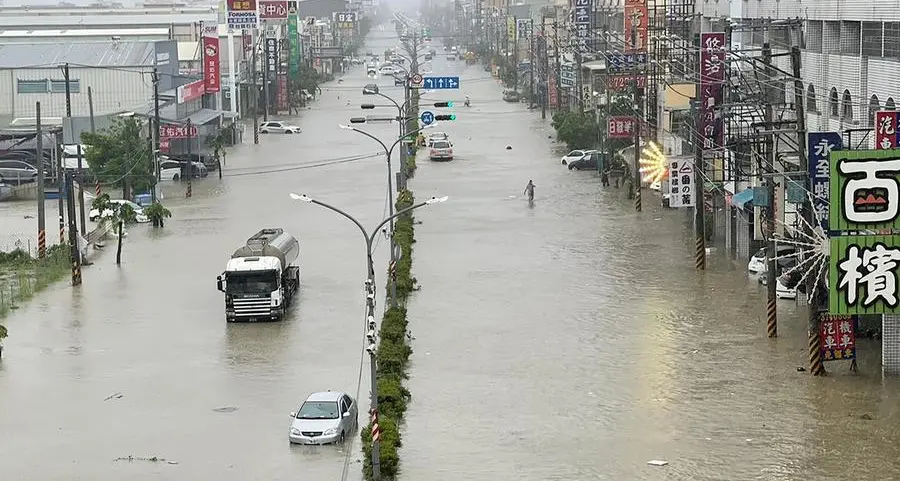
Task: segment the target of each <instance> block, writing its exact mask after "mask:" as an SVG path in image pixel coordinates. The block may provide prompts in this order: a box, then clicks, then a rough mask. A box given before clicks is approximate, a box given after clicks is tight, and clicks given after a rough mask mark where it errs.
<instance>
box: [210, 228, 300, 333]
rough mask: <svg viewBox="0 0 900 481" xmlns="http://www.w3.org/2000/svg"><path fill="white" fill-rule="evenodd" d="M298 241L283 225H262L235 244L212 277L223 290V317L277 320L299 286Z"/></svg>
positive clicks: (230, 319)
mask: <svg viewBox="0 0 900 481" xmlns="http://www.w3.org/2000/svg"><path fill="white" fill-rule="evenodd" d="M299 256H300V243H299V242H298V241H297V239H295V238H294V236H292V235H290V234H288V233H286V232H284V230H283V229H263V230H261V231H259V232H257V233H256V234H254V235H253V237H251V238H249V239H247V242H246V243H245V244H244V245H242V246H240V247H238V248H237V250H235V251H234V254H232V255H231V259H229V260H228V263H227V264H226V266H225V272H223V273H222V274H221V275H220V276H218V277H216V287H217V288H218V289H219V290H220V291H222V292H224V293H225V319H226V321H228V322H234V321H266V320H279V319H281V318H282V317H283V316H284V313H285V311H286V309H287V308H288V306H290V304H291V298H293V297H294V294H296V293H297V289H299V287H300V267H299V266H297V265H294V261H296V260H297V257H299Z"/></svg>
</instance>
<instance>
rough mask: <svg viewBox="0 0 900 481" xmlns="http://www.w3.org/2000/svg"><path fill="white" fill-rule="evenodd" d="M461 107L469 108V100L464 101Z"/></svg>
mask: <svg viewBox="0 0 900 481" xmlns="http://www.w3.org/2000/svg"><path fill="white" fill-rule="evenodd" d="M463 105H465V106H466V107H471V106H472V104H471V103H470V102H469V99H466V101H465V102H463Z"/></svg>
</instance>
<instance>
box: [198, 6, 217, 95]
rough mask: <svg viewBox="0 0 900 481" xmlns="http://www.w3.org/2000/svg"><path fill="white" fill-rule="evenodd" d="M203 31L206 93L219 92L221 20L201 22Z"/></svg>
mask: <svg viewBox="0 0 900 481" xmlns="http://www.w3.org/2000/svg"><path fill="white" fill-rule="evenodd" d="M200 30H201V32H202V33H203V85H204V88H205V89H206V93H208V94H211V93H214V92H218V91H219V89H220V87H221V82H222V79H221V75H220V70H219V65H221V62H220V60H219V22H200Z"/></svg>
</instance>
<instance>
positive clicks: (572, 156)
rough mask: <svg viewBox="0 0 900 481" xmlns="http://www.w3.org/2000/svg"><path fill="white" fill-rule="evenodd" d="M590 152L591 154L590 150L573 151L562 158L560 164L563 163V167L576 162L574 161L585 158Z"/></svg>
mask: <svg viewBox="0 0 900 481" xmlns="http://www.w3.org/2000/svg"><path fill="white" fill-rule="evenodd" d="M588 152H590V150H573V151H571V152H569V153H568V154H566V155H564V156H562V159H561V160H560V163H562V165H567V164H568V163H569V162H574V161H576V160H578V159H580V158H582V157H584V154H586V153H588Z"/></svg>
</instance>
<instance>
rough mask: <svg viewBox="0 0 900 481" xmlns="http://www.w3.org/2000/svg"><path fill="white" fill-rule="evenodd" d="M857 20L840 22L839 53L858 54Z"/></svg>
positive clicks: (858, 28) (858, 30) (858, 26)
mask: <svg viewBox="0 0 900 481" xmlns="http://www.w3.org/2000/svg"><path fill="white" fill-rule="evenodd" d="M859 32H860V24H859V22H847V21H844V22H841V37H840V38H841V40H840V42H841V44H840V48H841V53H842V54H845V55H859Z"/></svg>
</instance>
